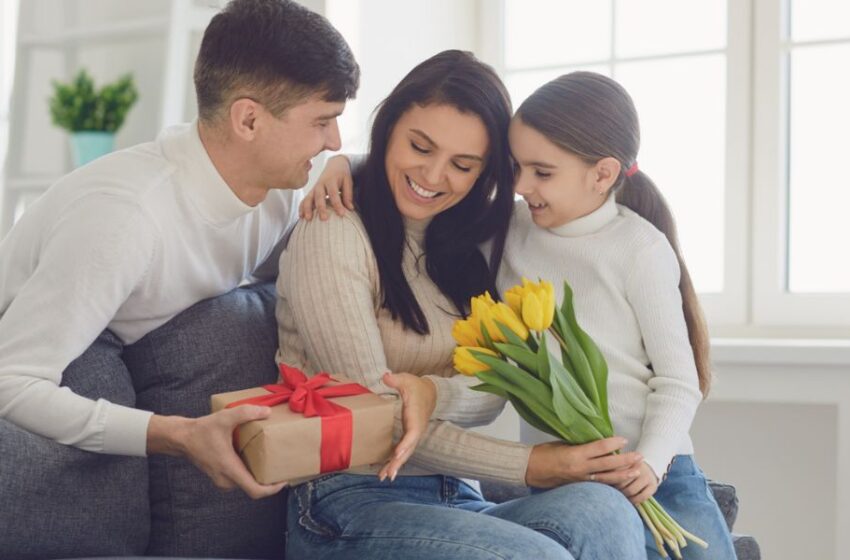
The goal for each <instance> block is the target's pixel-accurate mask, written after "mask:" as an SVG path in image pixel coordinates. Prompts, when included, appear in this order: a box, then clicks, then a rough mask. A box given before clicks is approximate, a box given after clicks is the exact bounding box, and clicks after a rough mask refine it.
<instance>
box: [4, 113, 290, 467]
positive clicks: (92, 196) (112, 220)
mask: <svg viewBox="0 0 850 560" xmlns="http://www.w3.org/2000/svg"><path fill="white" fill-rule="evenodd" d="M294 197H295V193H294V192H293V191H271V192H270V193H269V195H268V196H267V197H266V199H265V200H264V201H263V202H262V203H260V204H258V205H257V206H255V207H250V206H248V205H246V204H244V203H243V202H242V201H241V200H240V199H239V198H237V196H236V195H235V194H234V192H233V191H232V190H231V189H230V187H229V186H228V185H227V184H226V183H225V181H224V180H223V179H222V177H221V176H220V175H219V173H218V172H217V171H216V169H215V167H214V165H213V163H212V161H211V160H210V158H209V156H208V155H207V152H206V150H205V149H204V146H203V143H202V142H201V139H200V137H199V135H198V130H197V124H191V125H182V126H178V127H174V128H170V129H168V130H166V131H164V132H163V133H162V134H161V135H160V137H159V138H158V139H157V140H156V141H155V142H150V143H147V144H141V145H138V146H135V147H132V148H129V149H127V150H123V151H120V152H116V153H114V154H111V155H108V156H106V157H103V158H101V159H99V160H97V161H95V162H93V163H92V164H90V165H88V166H86V167H83V168H81V169H79V170H77V171H74V172H73V173H71V174H70V175H68V176H66V177H64V178H63V179H61V180H60V181H59V182H57V183H56V184H55V185H53V186H52V187H51V188H50V190H49V191H48V192H47V193H46V194H45V195H44V196H42V197H41V198H40V199H39V200H38V201H37V202H36V203H35V204H33V206H32V207H31V208H30V209H28V210H27V212H26V214H24V216H23V217H22V218H21V220H20V222H18V224H16V226H15V227H14V228H13V229H12V231H11V232H10V233H9V235H7V236H6V238H5V239H4V240H3V241H2V243H0V418H5V419H7V420H9V421H10V422H12V423H14V424H17V425H18V426H20V427H22V428H24V429H26V430H29V431H31V432H34V433H37V434H40V435H43V436H45V437H48V438H51V439H54V440H56V441H58V442H61V443H65V444H69V445H73V446H76V447H80V448H82V449H86V450H89V451H96V452H103V453H113V454H124V455H145V452H146V437H147V426H148V421H149V419H150V416H151V413H150V412H146V411H142V410H136V409H131V408H127V407H123V406H118V405H115V404H112V403H109V402H107V401H105V400H103V399H101V400H98V401H93V400H90V399H87V398H84V397H81V396H79V395H76V394H74V393H73V392H71V391H70V390H69V389H67V388H60V387H59V384H60V382H61V380H62V372H63V370H64V369H65V368H66V367H67V366H68V364H69V363H70V362H71V361H73V360H74V359H75V358H77V357H78V356H79V355H80V354H82V353H83V352H84V351H85V350H86V348H87V347H88V346H89V345H91V344H92V342H93V341H94V340H95V339H96V338H97V336H98V335H99V334H100V333H101V332H102V331H103V330H104V329H106V328H109V329H111V330H112V331H113V332H114V333H115V334H116V335H118V336H119V337H120V338H121V339H122V340H123V341H124V342H125V343H132V342H134V341H136V340H138V339H139V338H141V337H142V336H144V335H145V334H147V333H148V332H150V331H152V330H153V329H155V328H157V327H159V326H160V325H162V324H164V323H166V322H167V321H168V320H169V319H171V318H172V317H174V316H175V315H177V314H178V313H180V312H181V311H183V310H184V309H186V308H188V307H190V306H191V305H192V304H194V303H196V302H198V301H200V300H203V299H206V298H209V297H213V296H218V295H221V294H223V293H225V292H227V291H229V290H231V289H233V288H235V287H237V286H239V285H240V284H241V283H243V281H245V280H246V279H248V278H250V276H251V274H252V272H253V271H254V270H255V269H256V268H257V266H258V265H259V264H261V263H262V262H263V261H264V260H265V259H266V258H267V257H269V256H270V254H271V253H272V251H273V249H274V248H275V246H276V244H277V242H278V241H279V240H280V239H281V238H282V237H283V235H284V233H285V232H286V230H287V229H288V228H289V226H290V225H291V224H293V223H294V221H295V219H296V218H297V200H294Z"/></svg>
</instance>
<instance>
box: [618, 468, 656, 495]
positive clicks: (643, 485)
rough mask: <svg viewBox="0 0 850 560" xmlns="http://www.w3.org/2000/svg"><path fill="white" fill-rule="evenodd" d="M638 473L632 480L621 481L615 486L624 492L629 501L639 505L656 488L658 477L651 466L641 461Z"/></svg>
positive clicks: (653, 493) (653, 492)
mask: <svg viewBox="0 0 850 560" xmlns="http://www.w3.org/2000/svg"><path fill="white" fill-rule="evenodd" d="M638 468H639V469H640V474H638V476H636V477H635V478H634V479H633V480H631V481H627V482H623V483H621V484H618V485H617V488H619V489H620V491H622V492H623V494H625V496H626V497H627V498H628V499H629V501H630V502H631V503H633V504H634V505H639V504H642V503H643V502H645V501H646V500H648V499H650V498H651V497H652V496H654V495H655V492H656V490H658V477H657V476H655V472H653V470H652V468H651V467H650V466H649V465H648V464H646V463H643V462H641V464H640V466H639V467H638Z"/></svg>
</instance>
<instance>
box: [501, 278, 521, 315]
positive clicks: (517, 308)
mask: <svg viewBox="0 0 850 560" xmlns="http://www.w3.org/2000/svg"><path fill="white" fill-rule="evenodd" d="M522 294H523V288H522V286H514V287H513V288H511V289H510V290H508V291H507V292H505V301H506V302H507V304H508V307H510V308H511V309H512V310H513V312H514V313H516V315H517V317H521V316H522Z"/></svg>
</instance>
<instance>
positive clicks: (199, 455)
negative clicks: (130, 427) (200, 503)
mask: <svg viewBox="0 0 850 560" xmlns="http://www.w3.org/2000/svg"><path fill="white" fill-rule="evenodd" d="M270 412H271V409H270V408H268V407H261V406H251V405H245V406H237V407H235V408H230V409H225V410H220V411H218V412H215V413H213V414H209V415H207V416H202V417H201V418H183V417H180V416H159V415H154V416H153V417H151V420H150V423H149V424H148V454H154V453H163V454H166V455H175V456H183V457H186V458H187V459H189V460H190V461H191V462H192V463H193V464H194V465H195V466H196V467H198V468H199V469H200V470H201V471H203V472H204V473H206V475H207V476H209V477H210V479H211V480H212V481H213V484H215V485H216V486H217V487H219V488H221V489H223V490H232V489H233V488H236V487H237V486H238V487H239V488H241V489H242V490H243V491H244V492H245V493H246V494H248V496H250V497H252V498H254V499H259V498H265V497H267V496H271V495H273V494H277V493H278V492H280V491H281V490H282V489H283V487H284V486H286V483H285V482H279V483H277V484H260V483H259V482H257V481H256V480H254V477H253V476H252V475H251V473H250V472H248V469H247V468H246V467H245V464H244V463H243V462H242V460H241V459H240V458H239V455H237V454H236V451H234V449H233V430H234V428H236V427H237V426H239V425H240V424H244V423H245V422H250V421H252V420H262V419H263V418H266V417H268V415H269V413H270Z"/></svg>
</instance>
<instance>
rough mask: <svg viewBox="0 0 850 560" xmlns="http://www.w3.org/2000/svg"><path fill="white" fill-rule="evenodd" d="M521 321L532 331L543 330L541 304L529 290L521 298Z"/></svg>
mask: <svg viewBox="0 0 850 560" xmlns="http://www.w3.org/2000/svg"><path fill="white" fill-rule="evenodd" d="M522 321H523V323H525V326H527V327H528V328H529V329H531V330H533V331H538V332H539V331H542V330H544V329H543V304H542V303H541V301H540V298H539V297H537V294H536V293H534V292H533V291H531V290H529V291H527V292H525V295H523V296H522Z"/></svg>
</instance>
